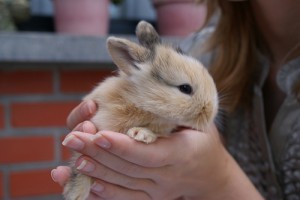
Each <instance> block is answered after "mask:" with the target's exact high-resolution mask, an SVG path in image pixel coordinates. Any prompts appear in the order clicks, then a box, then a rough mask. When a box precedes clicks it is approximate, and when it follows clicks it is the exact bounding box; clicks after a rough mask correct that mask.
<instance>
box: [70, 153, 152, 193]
mask: <svg viewBox="0 0 300 200" xmlns="http://www.w3.org/2000/svg"><path fill="white" fill-rule="evenodd" d="M75 166H76V168H77V170H78V171H80V172H81V173H83V174H85V175H88V176H91V177H94V178H97V179H101V180H103V181H105V182H108V183H111V184H116V185H119V186H122V187H126V188H128V189H132V190H147V189H148V188H153V187H154V186H155V183H154V182H153V181H152V180H150V179H139V178H133V177H129V176H127V175H124V174H121V173H119V172H116V171H114V170H112V169H110V168H108V167H106V166H104V165H102V164H100V163H97V162H96V161H94V160H93V159H91V158H89V157H86V156H82V157H80V158H79V159H78V160H77V161H76V163H75Z"/></svg>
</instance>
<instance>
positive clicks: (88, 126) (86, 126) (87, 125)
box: [73, 121, 98, 134]
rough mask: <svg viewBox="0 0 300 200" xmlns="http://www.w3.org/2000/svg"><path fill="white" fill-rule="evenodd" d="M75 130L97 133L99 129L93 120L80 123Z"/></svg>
mask: <svg viewBox="0 0 300 200" xmlns="http://www.w3.org/2000/svg"><path fill="white" fill-rule="evenodd" d="M73 131H80V132H85V133H91V134H95V133H97V131H98V130H97V128H96V126H95V125H94V124H93V123H92V122H91V121H84V122H82V123H80V124H78V125H77V126H76V127H75V128H74V129H73Z"/></svg>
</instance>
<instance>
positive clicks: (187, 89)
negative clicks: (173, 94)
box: [178, 84, 193, 94]
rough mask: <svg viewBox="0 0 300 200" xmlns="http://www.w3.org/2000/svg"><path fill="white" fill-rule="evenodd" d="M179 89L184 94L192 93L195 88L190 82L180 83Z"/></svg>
mask: <svg viewBox="0 0 300 200" xmlns="http://www.w3.org/2000/svg"><path fill="white" fill-rule="evenodd" d="M178 89H179V90H180V92H182V93H184V94H192V92H193V88H192V86H190V85H189V84H183V85H179V86H178Z"/></svg>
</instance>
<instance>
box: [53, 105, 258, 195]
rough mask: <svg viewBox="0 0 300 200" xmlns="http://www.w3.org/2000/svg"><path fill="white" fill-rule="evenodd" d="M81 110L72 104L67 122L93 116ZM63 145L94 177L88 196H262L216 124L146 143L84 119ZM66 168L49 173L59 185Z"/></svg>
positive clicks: (83, 169) (65, 176)
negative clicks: (206, 129)
mask: <svg viewBox="0 0 300 200" xmlns="http://www.w3.org/2000/svg"><path fill="white" fill-rule="evenodd" d="M85 105H86V104H85ZM89 105H92V103H91V102H89ZM85 109H87V108H86V107H85V108H84V106H82V107H81V106H79V107H78V108H76V109H75V111H74V112H73V113H72V114H71V115H73V116H71V118H72V119H71V120H68V123H69V124H71V125H74V124H76V123H73V121H72V120H74V119H75V120H78V119H80V120H81V119H84V118H85V117H83V116H84V115H87V116H91V113H89V111H88V110H85ZM90 110H93V109H90ZM74 115H78V116H76V117H75V116H74ZM86 118H88V117H86ZM69 119H70V118H69ZM70 122H72V123H70ZM70 128H71V127H70ZM64 144H65V145H66V146H67V147H69V148H71V149H72V150H75V151H78V152H80V153H82V154H83V156H81V157H80V158H79V159H78V160H77V162H76V166H77V167H79V166H80V168H81V169H80V171H81V173H84V174H86V175H89V176H92V177H94V178H95V180H96V184H94V185H93V186H92V188H91V189H92V193H91V195H90V197H89V199H124V200H126V199H141V200H144V199H145V200H148V199H157V200H161V199H166V200H167V199H176V198H178V197H184V198H185V199H199V198H201V199H202V198H203V199H247V198H249V199H262V197H261V196H260V194H259V193H258V192H257V191H256V190H255V188H254V187H253V186H252V184H251V183H250V181H249V180H248V178H247V177H246V176H245V175H244V173H243V172H242V170H241V169H240V168H239V166H238V165H237V164H236V163H235V161H234V160H233V159H232V157H231V156H230V155H229V154H228V152H227V151H226V150H225V148H224V147H223V144H222V143H221V141H220V138H219V136H218V132H217V131H216V129H214V131H212V132H211V133H202V132H198V131H194V130H188V129H187V130H182V131H180V132H177V133H174V134H173V135H172V136H171V137H169V138H161V139H159V140H158V141H156V142H155V143H153V144H151V145H147V144H144V143H141V142H136V141H134V140H132V139H131V138H129V137H128V136H126V135H124V134H120V133H115V132H110V131H100V132H97V130H96V128H95V127H94V125H93V124H92V123H91V122H89V121H85V122H83V123H79V125H77V127H75V128H74V130H73V131H72V132H71V133H70V134H69V135H68V136H67V137H66V140H65V142H64ZM174 147H175V148H174ZM69 172H70V169H69V168H68V167H62V166H60V167H58V168H57V169H55V170H53V171H52V177H53V179H54V180H55V181H56V182H58V183H60V184H61V185H63V184H64V183H65V181H66V180H67V178H68V173H69ZM236 188H239V190H237V189H236ZM241 188H242V189H241ZM215 191H218V192H215Z"/></svg>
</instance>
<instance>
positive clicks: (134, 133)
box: [127, 127, 157, 144]
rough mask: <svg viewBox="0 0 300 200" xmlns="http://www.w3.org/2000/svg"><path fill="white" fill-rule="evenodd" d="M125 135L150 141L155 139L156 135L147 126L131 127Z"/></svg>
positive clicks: (146, 141)
mask: <svg viewBox="0 0 300 200" xmlns="http://www.w3.org/2000/svg"><path fill="white" fill-rule="evenodd" d="M127 135H128V136H130V137H132V138H133V139H135V140H137V141H141V142H144V143H147V144H149V143H152V142H154V141H155V140H156V138H157V135H156V134H155V133H153V132H152V131H150V130H149V129H147V128H142V127H133V128H131V129H129V130H128V131H127Z"/></svg>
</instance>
